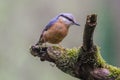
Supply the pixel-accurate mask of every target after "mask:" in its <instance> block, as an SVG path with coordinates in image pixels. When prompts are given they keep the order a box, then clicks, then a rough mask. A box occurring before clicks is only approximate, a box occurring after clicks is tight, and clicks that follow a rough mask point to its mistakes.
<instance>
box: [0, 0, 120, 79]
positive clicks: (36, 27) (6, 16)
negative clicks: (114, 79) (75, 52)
mask: <svg viewBox="0 0 120 80" xmlns="http://www.w3.org/2000/svg"><path fill="white" fill-rule="evenodd" d="M119 3H120V0H50V1H49V0H0V80H79V79H77V78H74V77H71V76H70V75H68V74H65V73H63V72H62V71H60V70H59V69H57V68H56V67H52V66H50V63H49V62H46V61H45V62H40V61H39V58H37V57H33V56H32V55H31V54H30V53H29V48H30V46H31V45H33V44H35V43H36V42H37V41H38V39H39V36H40V34H41V31H42V29H43V28H44V26H45V25H46V24H47V23H48V22H49V20H50V19H51V18H53V17H54V16H56V15H57V14H59V13H61V12H68V13H72V14H73V15H74V16H75V18H76V20H77V21H78V22H79V23H80V24H81V27H76V26H72V27H71V28H70V30H69V34H68V36H67V37H66V38H65V39H64V40H63V42H62V43H61V44H62V45H63V46H64V47H68V48H73V47H79V46H81V45H82V37H83V36H82V35H83V29H84V25H85V21H86V16H87V15H88V14H92V13H96V14H97V15H98V25H97V27H96V30H95V34H94V42H95V44H97V45H98V46H100V47H101V54H102V56H103V57H104V59H105V60H106V61H107V62H108V63H109V64H112V65H115V66H118V67H120V58H119V56H120V42H119V41H120V35H119V34H120V31H119V30H120V24H119V23H120V8H119Z"/></svg>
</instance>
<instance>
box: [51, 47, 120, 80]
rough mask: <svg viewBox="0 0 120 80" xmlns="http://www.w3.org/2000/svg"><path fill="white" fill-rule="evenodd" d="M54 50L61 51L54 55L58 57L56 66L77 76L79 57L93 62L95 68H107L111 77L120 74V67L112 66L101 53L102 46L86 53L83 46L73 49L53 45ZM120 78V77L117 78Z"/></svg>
mask: <svg viewBox="0 0 120 80" xmlns="http://www.w3.org/2000/svg"><path fill="white" fill-rule="evenodd" d="M53 49H54V50H53V51H56V53H57V52H58V53H59V52H60V55H58V57H57V56H56V55H55V54H52V55H55V56H53V57H57V58H55V59H56V62H55V64H56V66H57V67H58V68H59V69H61V70H62V71H63V72H65V73H67V74H70V75H72V76H75V73H74V70H75V64H76V62H77V60H78V57H79V58H82V61H83V63H84V61H86V62H85V63H88V64H90V65H91V64H92V65H93V66H94V68H106V69H108V70H109V71H110V75H109V77H113V78H114V77H115V78H116V77H118V76H119V75H120V69H119V68H117V67H114V66H111V65H109V64H107V63H106V61H105V60H104V59H103V58H102V56H101V54H100V48H99V47H97V48H96V50H95V51H94V52H90V53H86V52H84V51H83V50H82V48H81V49H80V48H72V49H65V48H62V47H57V46H53ZM117 80H120V77H119V78H118V79H117Z"/></svg>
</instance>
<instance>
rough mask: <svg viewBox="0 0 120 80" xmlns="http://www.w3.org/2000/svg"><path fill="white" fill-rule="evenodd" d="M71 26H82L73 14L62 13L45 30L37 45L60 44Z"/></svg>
mask: <svg viewBox="0 0 120 80" xmlns="http://www.w3.org/2000/svg"><path fill="white" fill-rule="evenodd" d="M71 25H77V26H80V25H79V24H78V23H77V22H76V21H75V18H74V16H73V15H72V14H70V13H61V14H59V15H58V16H56V17H55V18H53V19H52V20H51V21H50V22H49V23H48V24H47V25H46V27H45V28H44V30H43V31H42V34H41V36H40V39H39V41H38V43H37V44H40V45H42V44H43V43H46V42H48V43H52V44H58V43H60V42H61V41H62V40H63V39H64V38H65V36H66V35H67V34H68V29H69V27H70V26H71Z"/></svg>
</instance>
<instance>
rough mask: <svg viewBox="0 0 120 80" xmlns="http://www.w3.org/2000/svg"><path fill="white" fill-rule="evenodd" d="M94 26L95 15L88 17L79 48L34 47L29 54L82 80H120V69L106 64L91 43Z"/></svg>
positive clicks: (95, 23) (97, 48) (95, 22)
mask: <svg viewBox="0 0 120 80" xmlns="http://www.w3.org/2000/svg"><path fill="white" fill-rule="evenodd" d="M96 25H97V15H96V14H92V15H88V16H87V19H86V24H85V29H84V35H83V45H82V46H81V47H80V48H72V49H66V48H63V47H58V46H49V47H43V46H39V45H34V46H32V47H31V48H30V53H31V54H32V55H33V56H38V57H40V60H41V61H45V60H46V61H49V62H53V63H55V64H56V66H57V67H58V68H59V69H61V70H62V71H63V72H65V73H67V74H70V75H71V76H74V77H77V78H79V79H82V80H120V69H119V68H117V67H114V66H112V65H109V64H107V63H106V62H105V60H104V59H103V58H102V56H101V54H100V50H99V47H97V46H96V45H94V43H93V33H94V30H95V27H96Z"/></svg>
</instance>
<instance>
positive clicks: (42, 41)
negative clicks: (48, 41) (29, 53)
mask: <svg viewBox="0 0 120 80" xmlns="http://www.w3.org/2000/svg"><path fill="white" fill-rule="evenodd" d="M43 43H44V40H43V39H42V35H41V36H40V39H39V41H38V42H37V44H36V45H40V46H41V45H42V44H43Z"/></svg>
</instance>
